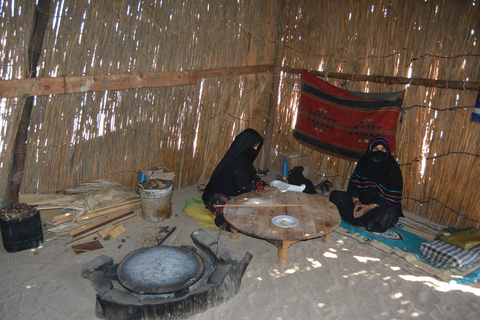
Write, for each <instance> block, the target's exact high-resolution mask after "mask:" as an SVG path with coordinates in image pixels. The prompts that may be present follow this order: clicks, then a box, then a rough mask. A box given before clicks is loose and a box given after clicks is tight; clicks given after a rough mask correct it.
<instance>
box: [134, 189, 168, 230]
mask: <svg viewBox="0 0 480 320" xmlns="http://www.w3.org/2000/svg"><path fill="white" fill-rule="evenodd" d="M154 180H159V181H162V182H163V183H164V184H165V185H166V187H165V188H162V189H143V188H139V191H140V200H141V203H142V218H143V219H145V220H147V221H150V222H157V221H161V220H165V219H169V218H170V217H171V216H172V191H173V182H172V181H170V180H161V179H154ZM150 181H152V180H150Z"/></svg>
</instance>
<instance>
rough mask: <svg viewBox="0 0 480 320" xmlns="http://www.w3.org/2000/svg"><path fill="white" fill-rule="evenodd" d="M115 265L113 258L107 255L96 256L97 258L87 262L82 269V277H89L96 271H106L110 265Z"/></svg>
mask: <svg viewBox="0 0 480 320" xmlns="http://www.w3.org/2000/svg"><path fill="white" fill-rule="evenodd" d="M112 265H113V258H111V257H109V256H106V255H104V254H102V255H100V256H98V257H96V258H95V259H93V260H91V261H90V262H87V263H86V264H85V265H84V266H83V269H82V274H81V277H82V278H84V279H88V278H89V277H90V275H91V274H92V273H93V272H95V271H104V272H106V271H107V270H108V267H110V266H112Z"/></svg>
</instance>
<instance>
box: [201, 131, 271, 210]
mask: <svg viewBox="0 0 480 320" xmlns="http://www.w3.org/2000/svg"><path fill="white" fill-rule="evenodd" d="M256 144H259V146H258V148H257V150H255V149H254V148H253V146H255V145H256ZM262 144H263V138H262V136H261V135H260V134H259V133H258V132H257V131H255V130H253V129H246V130H244V131H242V132H241V133H240V134H239V135H238V136H236V137H235V140H234V141H233V142H232V145H231V146H230V148H229V149H228V150H227V153H225V155H224V156H223V158H222V160H221V161H220V163H219V164H218V165H217V167H216V168H215V170H214V171H213V173H212V176H211V178H210V181H209V182H208V184H207V186H206V188H205V191H204V193H203V196H202V197H203V198H204V201H206V199H208V197H209V196H210V195H212V194H213V193H228V192H226V191H228V190H229V189H231V187H232V186H229V185H228V184H229V181H222V180H224V177H225V172H224V171H225V168H227V167H228V166H231V165H232V164H234V163H238V162H239V160H240V162H241V163H240V164H239V165H240V166H241V168H240V170H242V171H243V172H242V175H244V176H245V177H248V178H250V177H255V176H256V170H255V167H254V165H253V161H254V160H255V159H256V157H257V155H258V153H259V151H260V148H261V147H262ZM221 191H224V192H221ZM228 195H233V194H228Z"/></svg>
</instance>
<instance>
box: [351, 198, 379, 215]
mask: <svg viewBox="0 0 480 320" xmlns="http://www.w3.org/2000/svg"><path fill="white" fill-rule="evenodd" d="M376 207H377V206H376V205H375V204H373V203H371V204H363V203H361V202H360V201H356V202H355V208H354V209H353V217H354V218H355V219H358V218H360V217H363V216H364V215H366V214H367V213H368V212H369V211H370V210H372V209H374V208H376Z"/></svg>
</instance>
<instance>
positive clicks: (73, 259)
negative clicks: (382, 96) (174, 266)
mask: <svg viewBox="0 0 480 320" xmlns="http://www.w3.org/2000/svg"><path fill="white" fill-rule="evenodd" d="M200 195H201V193H200V192H198V191H197V189H196V188H195V187H191V188H186V189H183V190H178V191H174V194H173V197H172V203H173V205H172V213H173V214H172V217H171V218H170V219H168V220H164V221H162V222H158V223H152V222H148V221H145V220H143V219H142V218H137V219H135V220H133V221H131V222H128V223H127V224H125V227H126V229H127V231H126V232H125V233H124V234H123V235H121V236H120V237H119V238H117V239H115V240H108V241H105V240H101V242H102V244H103V245H104V249H101V250H97V251H93V252H88V253H84V254H81V255H76V254H75V253H74V252H73V250H72V249H71V248H67V247H65V243H66V242H68V241H69V240H70V239H67V238H60V239H58V238H56V239H53V240H52V239H50V240H48V241H45V243H44V245H43V247H41V248H37V249H33V250H25V251H21V252H17V253H7V252H6V251H5V249H4V247H3V244H2V245H1V248H0V270H1V274H0V285H1V287H2V290H1V293H0V319H22V320H24V319H35V320H37V319H49V320H51V319H62V320H67V319H72V320H82V319H96V317H95V290H94V289H93V287H92V286H91V284H90V282H89V281H88V280H86V279H83V278H81V277H80V274H81V271H82V268H83V266H84V265H85V264H86V263H87V262H89V261H91V260H92V259H94V258H95V257H97V256H99V255H101V254H105V255H107V256H110V257H112V258H113V259H114V262H115V263H118V262H120V261H121V260H122V258H123V257H125V256H126V255H127V254H128V253H130V252H131V251H133V250H135V249H137V248H141V247H145V246H150V245H153V244H154V242H152V239H154V238H155V235H158V231H159V230H160V228H163V227H165V226H169V227H170V228H172V227H176V228H177V229H176V231H175V232H174V233H173V234H172V236H170V237H169V238H168V239H167V241H166V242H165V243H164V245H173V246H180V245H193V242H192V240H191V238H190V234H191V233H192V232H193V231H194V230H196V229H198V228H199V227H198V225H197V224H196V223H195V221H194V220H193V219H192V218H190V217H188V216H187V215H186V214H185V213H184V212H183V207H184V204H185V201H186V200H188V199H191V198H193V197H197V196H200ZM207 232H208V233H210V234H211V235H212V236H213V237H214V238H217V237H219V241H220V242H222V243H224V244H225V245H226V246H227V247H228V248H229V249H230V250H231V251H232V252H233V253H234V254H235V255H236V257H237V259H238V260H241V259H242V258H243V256H244V255H245V252H247V251H248V252H250V253H251V254H252V255H253V259H252V261H251V263H250V265H249V266H248V268H247V270H246V272H245V275H244V277H243V279H242V284H241V287H240V291H239V292H238V294H237V295H236V296H235V297H234V298H232V299H231V300H229V301H227V302H225V303H223V304H222V305H220V306H218V307H215V308H210V309H208V310H207V311H206V312H204V313H201V314H196V315H194V316H192V317H190V318H189V319H192V320H207V319H208V320H211V319H233V320H235V319H263V320H268V319H274V320H287V319H299V320H300V319H302V320H303V319H479V318H480V286H479V285H478V282H477V283H476V284H473V285H449V284H447V283H445V282H442V281H439V280H437V279H435V278H432V277H429V276H428V275H426V274H424V273H423V272H420V271H419V270H415V269H412V268H410V267H409V265H408V264H407V263H406V262H403V261H401V260H400V259H399V258H397V257H394V256H391V255H387V254H384V253H382V252H381V251H379V250H376V249H374V248H372V247H370V246H367V245H362V244H359V243H357V242H356V241H354V240H352V239H350V238H346V237H343V236H342V235H340V234H339V233H336V232H334V233H332V236H331V241H330V242H329V243H328V244H326V243H323V241H322V240H321V239H314V240H308V241H303V242H299V243H296V244H294V245H293V246H291V247H290V249H289V254H288V258H287V265H286V266H285V267H280V266H279V265H278V264H277V249H276V247H274V246H273V245H272V244H270V243H268V242H266V241H264V240H261V239H255V238H252V237H249V236H246V235H242V234H239V239H236V240H234V239H231V238H230V234H229V233H226V232H224V231H220V230H219V229H218V228H210V229H207ZM46 239H48V237H46Z"/></svg>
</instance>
